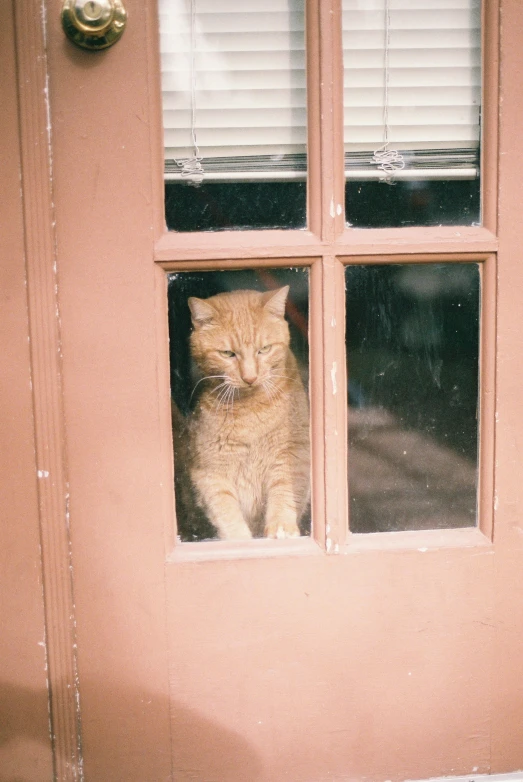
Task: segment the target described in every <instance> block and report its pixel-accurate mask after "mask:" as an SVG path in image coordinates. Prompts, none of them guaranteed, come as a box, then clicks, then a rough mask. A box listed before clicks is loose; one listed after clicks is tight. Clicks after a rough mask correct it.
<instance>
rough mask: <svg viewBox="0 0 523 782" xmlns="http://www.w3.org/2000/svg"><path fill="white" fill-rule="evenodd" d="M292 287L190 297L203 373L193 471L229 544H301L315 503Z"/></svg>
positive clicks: (200, 496)
mask: <svg viewBox="0 0 523 782" xmlns="http://www.w3.org/2000/svg"><path fill="white" fill-rule="evenodd" d="M288 292H289V286H285V287H284V288H280V289H279V290H277V291H269V292H267V293H258V292H257V291H250V290H239V291H233V292H231V293H219V294H218V295H216V296H211V297H210V298H209V299H197V298H190V299H189V307H190V310H191V315H192V322H193V326H194V330H193V332H192V334H191V351H192V356H193V358H194V360H195V361H196V363H197V365H198V367H199V368H200V370H201V371H202V373H203V378H202V380H201V381H200V383H202V384H203V391H202V392H201V395H200V398H199V400H198V404H197V406H196V408H195V410H194V412H193V414H192V416H191V420H190V422H189V449H188V450H189V465H188V467H189V473H190V477H191V481H192V485H193V487H194V491H195V494H196V498H197V502H198V504H199V505H200V507H201V508H202V509H203V510H204V511H205V513H206V515H207V517H208V518H209V520H210V521H211V522H212V524H213V525H214V526H215V527H216V529H217V530H218V534H219V537H220V538H224V539H237V538H250V537H252V536H255V537H260V536H263V535H265V536H266V537H269V538H284V537H294V536H297V535H299V534H300V530H299V522H300V518H301V516H302V515H303V513H304V511H305V509H306V507H307V505H308V501H309V411H308V404H307V396H306V394H305V390H304V388H303V384H302V381H301V378H300V375H299V372H298V367H297V363H296V359H295V358H294V355H293V354H292V352H291V350H290V348H289V341H290V337H289V327H288V325H287V322H286V320H285V318H284V315H285V302H286V299H287V294H288Z"/></svg>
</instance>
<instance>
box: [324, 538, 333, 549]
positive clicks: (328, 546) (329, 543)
mask: <svg viewBox="0 0 523 782" xmlns="http://www.w3.org/2000/svg"><path fill="white" fill-rule="evenodd" d="M325 547H326V549H327V553H328V552H329V551H330V550H331V548H332V540H331V539H330V538H327V540H326V541H325Z"/></svg>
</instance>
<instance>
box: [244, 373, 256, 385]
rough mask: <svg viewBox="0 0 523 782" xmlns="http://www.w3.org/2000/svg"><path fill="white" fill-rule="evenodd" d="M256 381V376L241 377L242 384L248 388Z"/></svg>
mask: <svg viewBox="0 0 523 782" xmlns="http://www.w3.org/2000/svg"><path fill="white" fill-rule="evenodd" d="M257 379H258V375H255V374H254V373H249V374H244V375H242V380H243V382H244V383H247V385H248V386H252V384H253V383H254V382H255V381H256V380H257Z"/></svg>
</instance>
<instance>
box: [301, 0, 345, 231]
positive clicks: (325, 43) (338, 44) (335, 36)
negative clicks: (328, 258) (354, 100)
mask: <svg viewBox="0 0 523 782" xmlns="http://www.w3.org/2000/svg"><path fill="white" fill-rule="evenodd" d="M316 3H318V0H314V2H311V5H312V6H313V7H314V6H315V5H316ZM317 10H318V17H317V18H318V19H319V35H320V42H321V43H320V61H319V68H320V101H319V109H320V112H319V115H318V114H316V115H315V116H312V114H311V113H309V124H310V125H312V126H313V125H314V124H315V123H317V124H318V125H319V126H320V137H321V146H320V149H321V217H322V231H321V238H322V240H323V241H324V242H332V241H334V240H335V239H336V237H338V236H340V235H341V234H342V233H343V231H344V230H345V166H344V151H343V53H342V40H341V1H340V0H328V1H327V2H325V1H324V0H319V3H318V6H317ZM313 19H314V17H313ZM308 65H309V67H311V66H312V67H314V62H312V63H308ZM311 185H312V183H311Z"/></svg>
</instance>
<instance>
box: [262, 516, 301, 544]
mask: <svg viewBox="0 0 523 782" xmlns="http://www.w3.org/2000/svg"><path fill="white" fill-rule="evenodd" d="M299 536H300V530H299V528H298V525H297V524H296V523H295V522H284V521H275V522H269V523H268V524H267V525H266V527H265V537H266V538H277V539H278V540H281V539H282V538H299Z"/></svg>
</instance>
